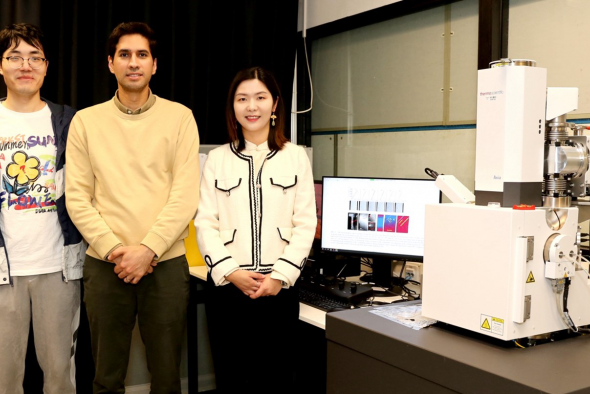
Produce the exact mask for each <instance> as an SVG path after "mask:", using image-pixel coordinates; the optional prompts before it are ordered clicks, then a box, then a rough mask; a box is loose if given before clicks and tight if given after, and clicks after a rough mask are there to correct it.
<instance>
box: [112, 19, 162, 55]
mask: <svg viewBox="0 0 590 394" xmlns="http://www.w3.org/2000/svg"><path fill="white" fill-rule="evenodd" d="M130 34H139V35H140V36H142V37H144V38H145V39H146V40H148V42H149V45H150V53H151V55H152V58H154V59H156V58H157V53H156V51H157V47H158V42H157V41H156V32H154V31H153V30H152V28H151V27H149V26H148V24H147V23H143V22H123V23H121V24H119V25H118V26H117V27H115V28H114V29H113V31H112V32H111V35H110V36H109V40H108V43H107V45H108V51H109V56H110V57H111V58H114V57H115V52H117V44H118V43H119V40H120V39H121V37H123V36H128V35H130Z"/></svg>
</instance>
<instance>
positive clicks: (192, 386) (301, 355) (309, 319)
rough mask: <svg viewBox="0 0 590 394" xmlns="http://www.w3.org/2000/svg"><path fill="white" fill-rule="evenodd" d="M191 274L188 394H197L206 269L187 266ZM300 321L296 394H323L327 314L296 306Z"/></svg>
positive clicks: (188, 325) (188, 331)
mask: <svg viewBox="0 0 590 394" xmlns="http://www.w3.org/2000/svg"><path fill="white" fill-rule="evenodd" d="M189 271H190V274H191V281H190V300H189V311H188V319H187V333H188V334H187V335H188V339H187V346H188V355H189V357H188V360H187V361H188V377H189V379H188V386H189V394H197V393H198V376H199V370H198V363H197V355H198V346H197V337H196V335H195V333H197V305H199V304H202V303H204V290H199V289H198V287H199V285H203V284H204V283H205V282H206V281H207V267H206V266H196V267H189ZM299 306H300V311H299V320H300V327H299V330H298V332H299V333H300V338H301V344H300V346H299V347H298V349H297V355H296V357H297V358H298V360H299V362H298V365H299V369H298V370H297V371H296V374H297V385H298V386H300V387H301V390H299V391H298V392H306V393H308V394H312V393H316V392H317V393H318V394H319V393H322V394H323V393H325V387H326V357H327V355H326V339H325V332H324V330H325V328H326V312H324V311H321V310H319V309H317V308H314V307H311V306H309V305H306V304H301V303H300V304H299Z"/></svg>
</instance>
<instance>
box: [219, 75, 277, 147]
mask: <svg viewBox="0 0 590 394" xmlns="http://www.w3.org/2000/svg"><path fill="white" fill-rule="evenodd" d="M250 79H257V80H259V81H260V82H262V83H263V84H265V85H266V88H267V89H268V91H269V92H270V95H271V96H272V101H273V104H275V103H276V102H277V99H278V100H279V102H278V104H277V108H276V110H275V115H276V116H277V118H276V119H275V125H274V126H273V125H272V123H271V124H270V131H269V133H268V147H269V148H270V150H281V149H283V146H285V143H286V142H287V141H288V140H287V137H285V106H284V104H283V97H282V96H281V91H280V90H279V85H278V84H277V81H276V80H275V77H274V76H273V75H272V74H271V72H270V71H268V70H265V69H263V68H261V67H251V68H247V69H245V70H242V71H240V72H238V73H237V74H236V76H235V77H234V80H233V81H232V83H231V85H230V88H229V94H228V96H227V104H226V106H225V121H226V123H227V132H228V134H229V139H230V142H235V141H237V142H238V146H237V149H238V151H242V150H244V149H245V148H246V142H245V141H244V134H243V132H242V126H241V125H240V123H239V122H238V120H237V119H236V114H235V112H234V96H235V94H236V90H237V89H238V86H239V85H240V84H241V83H242V82H244V81H248V80H250Z"/></svg>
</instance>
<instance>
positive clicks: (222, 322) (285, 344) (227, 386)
mask: <svg viewBox="0 0 590 394" xmlns="http://www.w3.org/2000/svg"><path fill="white" fill-rule="evenodd" d="M205 297H206V298H205V308H206V312H207V324H208V328H209V339H210V342H211V352H212V356H213V365H214V368H215V381H216V384H217V390H218V391H219V392H221V393H224V394H238V393H239V394H250V393H256V394H259V393H272V394H276V393H291V392H293V391H292V390H293V388H294V376H295V359H296V356H295V353H296V350H297V341H298V336H297V332H296V330H297V321H298V320H299V299H298V294H297V291H296V289H293V288H290V289H282V290H281V291H280V292H279V294H277V295H276V296H274V297H262V298H259V299H256V300H252V299H250V298H249V297H247V296H246V295H244V293H242V292H241V291H240V290H238V289H237V288H236V287H235V286H234V285H233V284H231V283H230V284H228V285H226V286H219V287H217V286H215V285H214V284H213V281H212V280H211V277H208V278H207V291H206V296H205Z"/></svg>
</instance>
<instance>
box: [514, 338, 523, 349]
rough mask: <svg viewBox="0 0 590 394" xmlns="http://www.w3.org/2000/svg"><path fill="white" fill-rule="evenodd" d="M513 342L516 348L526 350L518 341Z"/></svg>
mask: <svg viewBox="0 0 590 394" xmlns="http://www.w3.org/2000/svg"><path fill="white" fill-rule="evenodd" d="M512 342H514V344H515V345H516V346H518V347H519V348H521V349H526V348H525V347H524V346H522V345H521V344H520V343H518V342H517V341H516V339H514V340H513V341H512Z"/></svg>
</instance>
